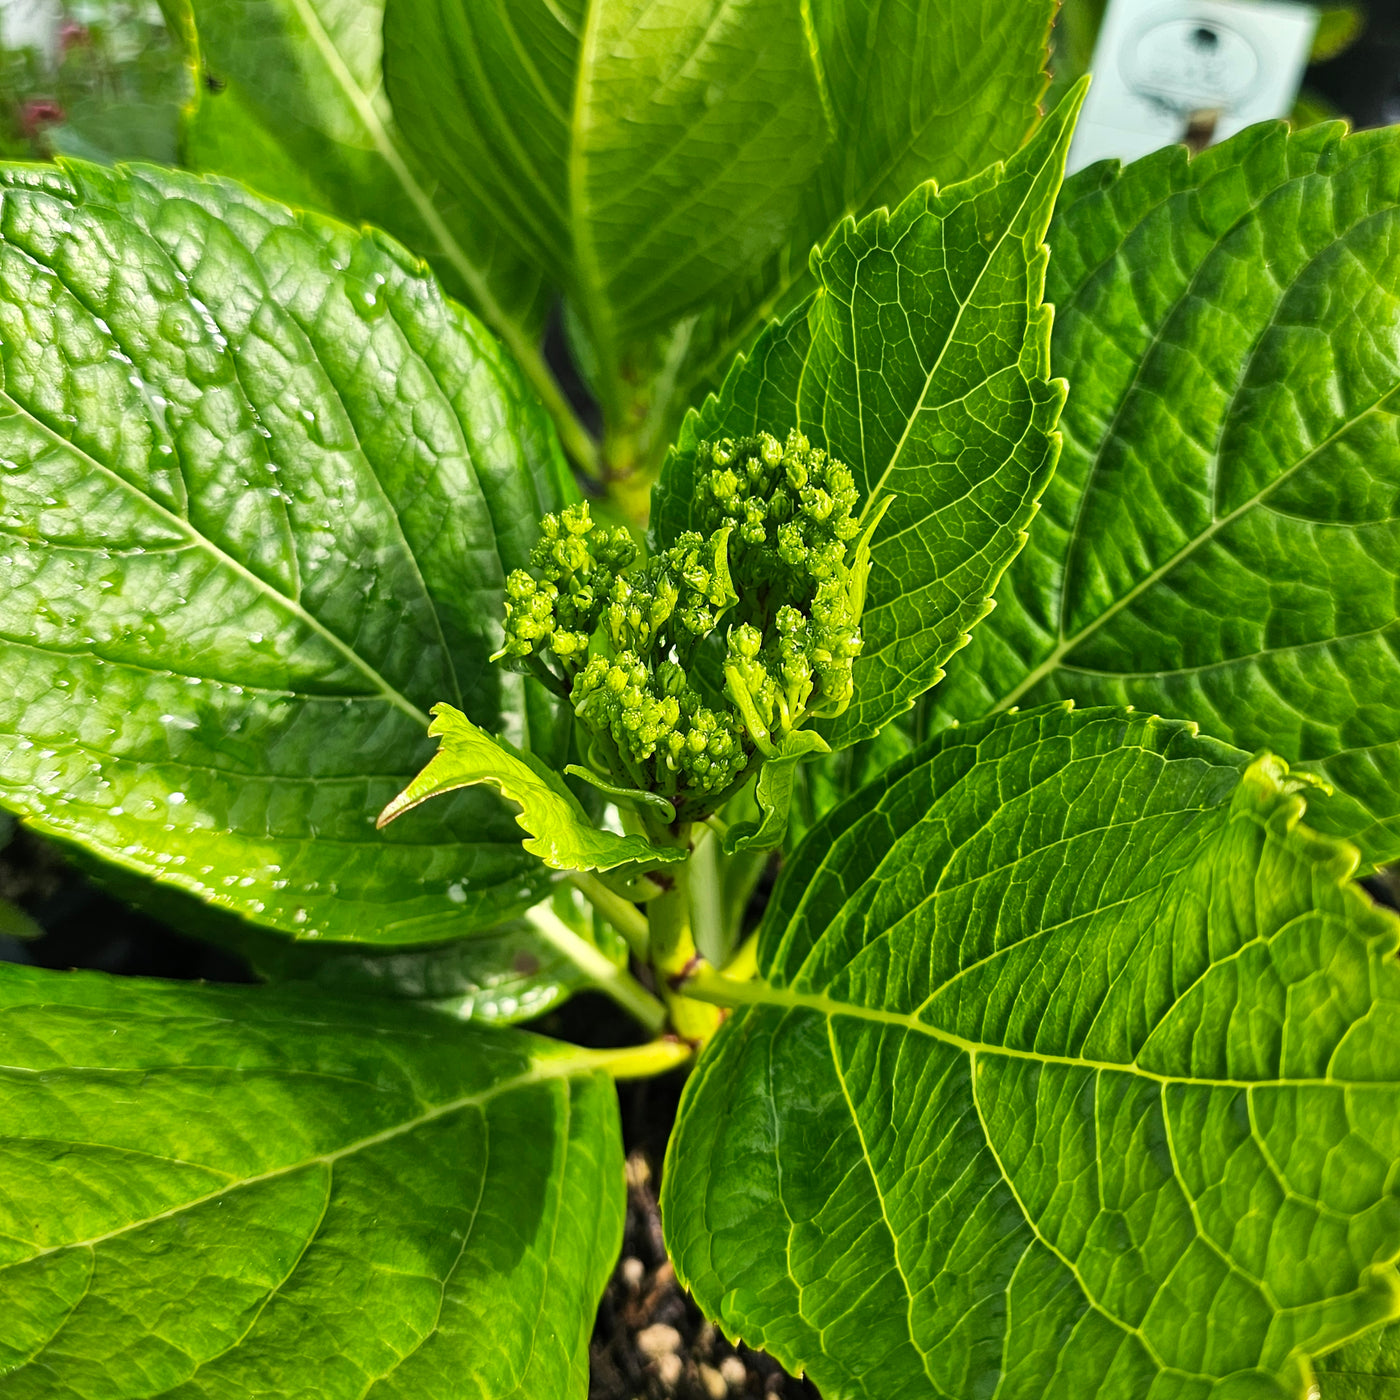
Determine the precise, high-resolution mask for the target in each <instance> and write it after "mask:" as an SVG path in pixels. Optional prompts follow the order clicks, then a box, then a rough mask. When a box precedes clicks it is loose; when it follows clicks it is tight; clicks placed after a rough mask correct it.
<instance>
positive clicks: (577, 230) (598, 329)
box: [567, 0, 617, 406]
mask: <svg viewBox="0 0 1400 1400" xmlns="http://www.w3.org/2000/svg"><path fill="white" fill-rule="evenodd" d="M603 9H604V6H603V4H602V3H601V0H593V3H591V4H590V5H589V6H588V12H587V17H586V18H585V20H584V24H583V37H582V38H581V39H580V41H579V51H578V70H577V72H576V73H575V74H574V91H573V100H572V102H571V104H570V108H569V157H568V171H567V175H568V188H569V225H568V227H569V237H570V240H571V242H572V244H573V251H574V265H575V268H576V275H577V277H578V285H579V289H580V292H581V294H582V299H583V303H584V307H585V309H586V311H587V321H588V328H589V330H591V331H592V333H593V339H594V348H595V350H596V351H597V354H598V363H599V367H600V370H601V372H602V376H603V378H604V382H603V383H601V384H600V385H599V390H600V395H599V397H600V398H601V399H602V400H603V402H604V405H605V406H606V405H607V404H608V403H609V402H610V401H611V400H612V399H613V398H615V396H616V388H617V386H616V383H615V381H616V377H617V368H616V364H617V330H616V327H615V325H614V324H613V319H612V314H611V311H612V308H611V304H610V301H609V298H607V297H605V296H603V295H602V282H601V278H600V275H599V263H598V250H597V248H596V247H595V246H594V243H593V238H592V229H591V221H590V218H589V207H588V197H587V196H588V179H587V174H586V172H585V170H584V164H583V137H584V132H585V131H586V130H587V129H588V123H587V119H586V117H585V108H586V107H587V106H588V103H589V101H590V90H589V76H590V74H591V72H592V68H593V64H594V62H595V61H596V50H597V46H598V29H599V26H600V25H601V24H602V12H603Z"/></svg>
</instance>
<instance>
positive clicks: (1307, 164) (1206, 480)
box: [939, 125, 1400, 861]
mask: <svg viewBox="0 0 1400 1400" xmlns="http://www.w3.org/2000/svg"><path fill="white" fill-rule="evenodd" d="M1050 236H1051V243H1052V247H1053V255H1052V257H1051V261H1050V281H1049V287H1048V291H1047V296H1048V297H1049V299H1050V300H1051V301H1053V302H1054V303H1055V306H1056V318H1055V338H1054V353H1053V361H1054V367H1055V370H1056V372H1057V373H1060V374H1064V375H1066V376H1067V377H1068V378H1069V381H1070V385H1071V392H1070V400H1069V406H1068V408H1067V409H1066V412H1065V419H1064V423H1063V428H1064V434H1065V443H1066V447H1065V453H1064V458H1063V460H1062V462H1061V465H1060V468H1059V471H1058V472H1057V474H1056V476H1055V479H1054V481H1053V482H1052V483H1051V486H1050V489H1049V490H1048V491H1047V492H1046V495H1045V503H1044V511H1043V513H1042V515H1041V518H1040V519H1039V520H1038V521H1037V522H1036V526H1035V528H1034V530H1033V531H1032V532H1031V542H1030V546H1029V548H1028V549H1027V550H1026V552H1025V553H1024V554H1023V555H1022V556H1021V558H1020V559H1018V560H1017V562H1016V564H1015V565H1014V566H1013V567H1012V569H1011V571H1010V572H1009V574H1008V576H1007V578H1006V579H1005V580H1004V582H1003V585H1002V587H1001V589H1000V591H999V592H998V594H997V602H998V606H997V609H996V612H995V613H994V614H993V616H992V617H991V618H990V619H989V621H988V624H987V626H986V627H985V628H983V629H979V632H978V634H977V636H976V638H975V639H974V643H973V646H972V648H971V650H970V651H969V652H968V653H967V654H966V655H965V656H963V657H961V658H959V662H958V665H957V667H956V669H955V670H954V671H953V673H952V674H951V676H950V679H949V682H948V684H947V686H945V687H944V690H943V691H942V692H940V695H939V699H940V701H941V703H942V706H943V708H944V711H945V713H946V714H948V715H952V716H956V717H959V718H963V719H966V718H969V717H971V716H973V715H976V714H982V713H985V712H986V711H987V710H988V709H989V708H1004V707H1006V706H1009V705H1012V704H1026V703H1035V702H1036V701H1039V700H1045V699H1048V698H1051V697H1054V696H1057V695H1070V696H1075V697H1077V698H1079V699H1080V700H1082V701H1085V702H1094V703H1099V702H1111V703H1119V702H1123V703H1131V704H1134V705H1138V706H1141V707H1143V708H1150V709H1153V710H1158V711H1160V712H1162V713H1164V714H1169V715H1177V716H1180V717H1182V718H1188V719H1195V720H1199V721H1200V723H1201V724H1202V725H1203V726H1205V728H1206V729H1208V730H1210V731H1211V732H1213V733H1215V734H1218V735H1219V736H1220V737H1221V738H1224V739H1229V740H1231V741H1232V742H1234V743H1237V744H1239V745H1240V746H1241V747H1242V748H1246V749H1256V748H1260V747H1266V746H1267V747H1269V748H1271V749H1273V750H1274V751H1275V752H1277V753H1280V754H1282V755H1283V756H1284V757H1285V758H1287V759H1288V760H1289V761H1290V762H1297V763H1298V764H1300V766H1302V767H1304V768H1306V769H1308V770H1310V771H1313V772H1316V773H1319V774H1320V775H1322V776H1323V777H1325V778H1326V779H1327V781H1328V782H1329V783H1331V784H1333V785H1334V786H1335V788H1336V796H1335V797H1333V798H1331V799H1322V798H1320V797H1319V798H1318V799H1315V800H1314V808H1313V813H1314V816H1313V819H1314V820H1315V821H1316V822H1317V824H1318V825H1319V826H1320V827H1321V828H1322V829H1324V830H1327V831H1330V832H1333V833H1336V834H1339V835H1344V836H1347V837H1349V838H1352V839H1355V840H1356V841H1357V842H1358V843H1359V844H1360V845H1361V847H1362V849H1363V851H1364V853H1365V854H1366V855H1367V856H1368V857H1369V858H1370V859H1372V860H1374V861H1382V860H1388V859H1392V858H1394V857H1396V856H1400V514H1397V505H1396V503H1397V500H1400V411H1397V410H1398V409H1400V298H1397V296H1396V277H1397V269H1400V141H1397V138H1396V134H1395V132H1394V131H1375V132H1366V133H1363V134H1361V135H1358V136H1353V137H1347V138H1345V139H1343V137H1342V135H1341V131H1340V128H1339V127H1337V126H1335V125H1334V126H1327V127H1320V128H1316V129H1313V130H1309V131H1306V132H1303V133H1299V134H1298V135H1295V136H1292V137H1289V136H1287V135H1286V134H1285V132H1284V131H1283V129H1282V128H1280V127H1260V128H1256V129H1254V130H1252V131H1249V132H1246V133H1244V134H1242V135H1241V136H1239V137H1238V138H1236V139H1235V140H1233V141H1231V142H1228V143H1226V144H1224V145H1222V146H1220V147H1217V148H1216V149H1214V150H1211V151H1209V152H1207V153H1206V154H1205V155H1203V156H1201V157H1199V158H1198V159H1197V160H1195V161H1194V162H1191V163H1188V162H1187V160H1186V158H1185V152H1184V151H1182V150H1180V149H1179V148H1174V149H1173V150H1171V151H1163V152H1161V153H1160V154H1158V155H1156V156H1152V157H1149V158H1148V159H1147V160H1145V161H1142V162H1139V163H1138V164H1137V165H1134V166H1131V167H1129V168H1128V169H1127V170H1125V171H1122V172H1121V173H1119V172H1118V171H1117V170H1116V169H1115V168H1113V167H1101V168H1099V169H1097V170H1096V171H1089V172H1085V173H1084V174H1083V175H1081V176H1079V177H1077V178H1076V180H1075V181H1074V182H1073V184H1072V185H1071V186H1070V187H1069V189H1068V190H1067V191H1066V195H1065V198H1064V200H1063V202H1062V205H1061V208H1060V211H1059V213H1058V214H1057V215H1056V220H1055V223H1054V225H1053V226H1052V228H1051V235H1050Z"/></svg>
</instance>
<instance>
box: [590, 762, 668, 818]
mask: <svg viewBox="0 0 1400 1400" xmlns="http://www.w3.org/2000/svg"><path fill="white" fill-rule="evenodd" d="M564 772H566V773H567V774H568V775H569V777H571V778H577V779H578V780H579V781H580V782H584V783H587V784H588V786H589V787H591V788H596V789H597V790H598V791H599V792H601V793H603V794H604V795H605V796H607V797H610V798H612V800H613V801H614V802H626V803H628V804H629V805H631V806H633V807H635V808H638V809H639V810H641V811H651V812H654V813H655V814H656V816H657V817H658V818H659V819H660V820H661V822H662V823H663V825H665V826H670V825H671V823H672V822H673V821H675V819H676V809H675V807H674V806H673V805H672V804H671V803H670V802H668V801H667V800H666V799H665V798H664V797H662V796H661V794H660V793H659V792H647V791H645V790H644V789H642V788H629V787H618V786H617V784H616V783H610V782H608V781H607V780H606V779H605V778H600V777H599V776H598V775H597V774H596V773H595V772H594V771H593V770H592V769H591V768H584V767H582V766H581V765H580V764H577V763H566V764H565V765H564Z"/></svg>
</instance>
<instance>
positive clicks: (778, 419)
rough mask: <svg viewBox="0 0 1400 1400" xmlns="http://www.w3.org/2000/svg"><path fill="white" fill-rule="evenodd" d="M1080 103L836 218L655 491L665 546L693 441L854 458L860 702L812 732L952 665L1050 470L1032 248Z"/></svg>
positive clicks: (900, 704) (684, 433)
mask: <svg viewBox="0 0 1400 1400" xmlns="http://www.w3.org/2000/svg"><path fill="white" fill-rule="evenodd" d="M1077 106H1078V98H1077V97H1076V98H1075V99H1074V100H1072V101H1070V102H1067V103H1064V104H1062V105H1061V106H1060V107H1059V108H1057V109H1056V111H1055V112H1054V113H1053V114H1052V116H1051V117H1049V118H1048V119H1047V120H1046V121H1045V122H1044V124H1043V125H1042V126H1041V128H1040V130H1039V131H1038V132H1037V133H1036V135H1035V136H1034V137H1033V138H1032V139H1031V141H1030V142H1029V143H1028V144H1027V145H1026V146H1025V147H1024V149H1022V150H1021V151H1020V152H1019V153H1018V154H1017V155H1015V156H1014V157H1013V158H1012V159H1011V160H1010V161H1008V162H1007V164H1006V165H1005V166H1004V167H1002V166H995V167H993V168H992V169H990V170H987V171H985V172H983V173H982V174H981V175H978V176H976V177H975V178H974V179H972V180H969V181H967V182H965V183H964V184H961V185H953V186H950V187H949V188H947V189H942V190H939V189H937V188H935V187H934V186H932V185H925V186H923V187H922V188H920V189H918V190H916V191H915V192H914V193H913V194H911V195H910V196H909V197H908V199H906V200H905V201H904V203H902V204H901V205H900V206H899V208H898V209H896V210H895V211H894V212H893V213H886V212H885V211H883V210H882V211H880V212H879V213H877V214H872V215H871V216H870V217H869V218H867V219H865V220H863V221H862V222H861V223H860V224H858V225H857V224H854V223H851V222H847V223H845V224H843V225H842V226H841V228H840V229H838V230H837V232H836V233H835V234H834V235H833V236H832V237H831V239H830V240H829V241H828V242H827V244H826V245H825V246H824V247H823V248H822V249H821V250H820V252H819V253H816V254H814V255H813V266H814V268H815V270H816V273H817V276H818V278H819V280H820V282H821V289H820V290H819V291H818V292H816V293H815V294H814V295H813V296H812V297H811V298H810V299H809V300H808V301H807V302H805V303H804V304H803V305H802V306H800V307H799V308H798V309H797V310H796V311H794V312H793V313H792V314H791V315H789V316H788V317H786V318H785V319H784V320H782V321H779V322H776V323H775V324H773V325H772V326H770V327H769V329H768V330H766V331H765V332H764V333H763V335H762V336H761V337H760V338H759V341H758V343H757V344H756V345H755V346H754V349H753V352H752V353H751V354H750V355H749V356H748V358H747V359H740V360H738V361H737V362H736V363H735V365H734V368H733V369H731V370H730V372H729V375H728V376H727V378H726V379H725V381H724V386H723V388H722V389H721V391H720V393H719V394H718V396H712V397H711V398H709V399H708V400H707V401H706V402H705V405H704V406H703V408H701V409H700V410H699V411H698V412H694V413H691V414H690V415H689V416H688V417H687V419H686V421H685V423H684V425H683V427H682V429H681V434H680V438H679V441H678V444H677V446H676V448H675V449H674V450H673V451H672V453H671V455H670V456H669V457H668V458H667V461H666V465H665V467H664V468H663V471H662V476H661V481H660V484H659V485H658V486H657V489H656V492H655V496H654V499H653V504H652V531H653V534H654V535H655V536H656V538H657V539H658V540H660V541H662V542H666V541H669V540H671V539H674V538H675V537H676V536H677V535H678V534H679V533H680V532H681V531H682V530H684V529H686V528H688V527H689V525H690V521H691V515H692V509H693V503H694V500H695V496H696V493H695V485H694V471H695V464H696V461H697V454H698V445H699V444H700V443H701V442H703V441H706V440H710V439H715V438H720V437H725V436H730V437H740V436H744V435H746V434H750V433H754V432H759V431H766V432H770V433H773V434H776V435H777V436H779V437H780V438H782V437H785V436H786V434H787V432H788V431H789V429H791V428H800V429H801V430H802V431H803V432H804V433H806V434H807V435H808V436H809V437H810V438H811V440H812V442H813V444H814V445H815V446H818V447H822V448H825V449H826V450H827V451H828V452H830V453H831V454H832V455H833V456H835V457H838V458H840V459H841V460H842V461H844V462H846V463H847V464H848V465H849V466H850V467H851V469H852V471H853V472H854V473H855V478H856V482H857V485H858V486H859V488H860V490H861V494H862V497H863V500H864V505H863V510H866V511H868V510H870V509H871V508H872V501H874V500H875V499H876V498H877V497H878V496H879V495H881V494H882V493H892V494H893V497H894V500H893V504H892V505H891V506H890V508H889V510H888V512H887V513H886V515H885V517H884V520H883V521H882V522H881V524H880V526H879V528H878V530H877V531H876V534H875V539H874V544H873V548H872V567H871V572H870V581H869V586H868V591H867V601H866V606H865V615H864V621H863V623H862V631H863V633H864V636H865V650H864V651H863V652H862V653H861V655H860V657H859V658H858V660H857V661H856V666H855V699H854V700H853V701H852V702H851V706H850V708H849V709H848V710H847V711H846V713H845V714H844V715H842V716H841V717H840V718H839V719H837V720H834V721H832V722H830V723H829V724H828V725H826V726H823V732H824V733H825V734H826V736H827V738H828V739H829V740H830V742H831V744H832V746H833V747H834V748H836V747H841V746H844V745H846V744H850V743H854V742H855V741H856V740H859V739H863V738H868V737H870V736H871V735H873V734H875V733H877V732H878V731H879V729H880V728H881V727H882V726H883V725H884V724H885V723H886V722H887V721H889V720H890V719H892V718H893V717H894V716H895V715H897V714H900V713H901V712H902V711H904V710H907V709H908V708H909V707H910V705H911V704H912V703H913V701H914V699H915V698H916V697H917V696H918V695H920V694H921V693H922V692H923V691H925V690H927V689H928V688H929V687H930V686H932V685H934V684H935V683H936V682H937V681H938V680H939V679H940V678H941V677H942V675H943V664H944V662H945V661H947V659H948V657H949V656H950V655H952V653H953V652H955V651H956V650H957V649H958V648H959V647H961V646H962V645H964V644H965V642H966V641H967V636H968V632H969V630H970V629H971V628H972V627H973V626H974V625H975V624H976V623H977V621H978V620H979V619H980V618H982V617H983V616H985V614H986V613H987V611H988V609H989V607H990V603H989V601H988V600H989V598H990V596H991V592H992V590H993V588H995V586H996V583H997V580H998V579H999V578H1000V577H1001V574H1002V571H1003V570H1004V569H1005V568H1006V566H1007V564H1008V563H1009V562H1010V560H1011V559H1012V557H1013V556H1014V555H1015V554H1016V552H1017V550H1019V549H1020V547H1021V545H1022V544H1023V543H1024V541H1025V531H1026V527H1027V526H1028V525H1029V524H1030V521H1031V518H1032V516H1033V515H1034V514H1035V510H1036V500H1037V498H1038V497H1039V495H1040V493H1041V491H1042V490H1044V488H1045V484H1046V482H1047V481H1048V480H1049V477H1050V473H1051V471H1052V469H1053V467H1054V462H1055V455H1056V452H1057V450H1058V446H1059V439H1058V436H1057V435H1056V433H1055V423H1056V420H1057V418H1058V416H1059V411H1060V406H1061V403H1062V402H1063V398H1064V386H1063V385H1062V384H1060V383H1052V382H1051V381H1050V380H1049V378H1048V375H1049V356H1050V312H1049V308H1048V307H1046V306H1044V305H1043V304H1042V302H1041V292H1042V287H1043V284H1044V277H1045V261H1046V251H1045V246H1044V244H1043V243H1042V241H1041V240H1042V239H1043V237H1044V234H1045V228H1046V225H1047V223H1048V222H1049V219H1050V211H1051V208H1052V207H1053V205H1054V202H1055V194H1056V191H1057V190H1058V189H1059V184H1060V175H1061V171H1062V169H1063V167H1064V158H1065V149H1066V146H1067V144H1068V141H1069V136H1070V131H1071V128H1072V125H1073V117H1074V113H1075V111H1076V110H1077Z"/></svg>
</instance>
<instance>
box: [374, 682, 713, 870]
mask: <svg viewBox="0 0 1400 1400" xmlns="http://www.w3.org/2000/svg"><path fill="white" fill-rule="evenodd" d="M428 733H429V734H430V735H432V736H433V737H435V738H438V739H440V740H441V741H442V742H441V743H440V744H439V746H438V751H437V753H436V754H434V755H433V758H432V760H431V761H430V762H429V764H428V766H427V767H426V768H424V769H423V771H422V772H421V773H420V774H419V775H418V776H417V777H416V778H414V780H413V781H412V782H411V783H410V784H409V785H408V786H407V787H406V788H405V789H404V790H403V791H402V792H401V793H399V795H398V796H397V797H396V798H394V800H393V801H392V802H390V803H389V805H388V806H387V807H385V809H384V810H383V812H381V813H380V816H379V825H380V826H384V825H386V824H387V823H389V822H392V821H394V820H395V819H396V818H397V817H400V816H402V815H403V813H405V812H408V811H411V810H412V809H413V808H414V807H417V806H418V805H419V803H421V802H426V801H427V800H428V799H429V798H431V797H439V796H441V795H442V794H443V793H448V792H455V791H457V790H458V789H459V788H464V787H471V786H474V785H476V784H479V783H489V784H491V785H492V786H494V787H497V788H499V789H500V790H501V792H502V793H503V794H504V795H505V796H506V797H508V798H509V799H510V800H511V801H512V802H515V803H518V804H519V807H520V815H519V816H518V817H517V818H516V820H517V821H518V822H519V823H520V825H521V826H522V827H524V829H525V830H526V831H528V832H529V833H530V837H529V839H528V840H527V841H526V842H525V849H526V850H527V851H532V852H534V854H535V855H537V856H538V857H539V858H540V859H541V860H542V861H544V863H545V864H546V865H548V866H550V867H551V868H552V869H554V870H612V869H615V868H616V867H617V866H620V865H633V864H638V863H642V864H651V865H655V864H658V863H661V862H664V861H672V860H683V859H684V858H685V855H686V852H685V851H684V850H682V849H681V848H679V847H659V846H653V845H652V844H651V842H650V841H648V840H646V838H645V837H642V836H619V835H617V834H616V833H615V832H611V831H604V830H602V829H601V828H599V827H597V826H595V825H594V824H593V822H592V820H591V819H590V817H589V815H588V813H587V812H585V811H584V810H583V807H582V806H581V805H580V803H579V800H578V798H576V797H575V796H574V795H573V793H571V792H570V791H569V789H568V788H567V787H566V786H565V785H564V780H563V778H562V777H561V776H560V775H559V774H558V773H556V772H554V771H553V770H552V769H550V768H549V767H547V766H546V765H545V764H543V763H541V762H540V761H539V759H537V758H536V757H535V756H534V755H533V754H529V753H522V752H520V751H519V750H515V749H512V748H510V747H509V746H508V745H506V744H505V743H503V742H501V741H500V740H497V739H494V738H492V736H491V735H490V734H488V733H486V732H485V730H482V729H478V728H477V726H476V725H474V724H473V723H472V722H471V720H469V719H468V718H467V717H466V715H464V714H463V713H462V712H461V711H460V710H454V709H453V708H452V706H451V705H446V704H440V705H434V706H433V722H432V725H431V726H430V727H429V729H428Z"/></svg>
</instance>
